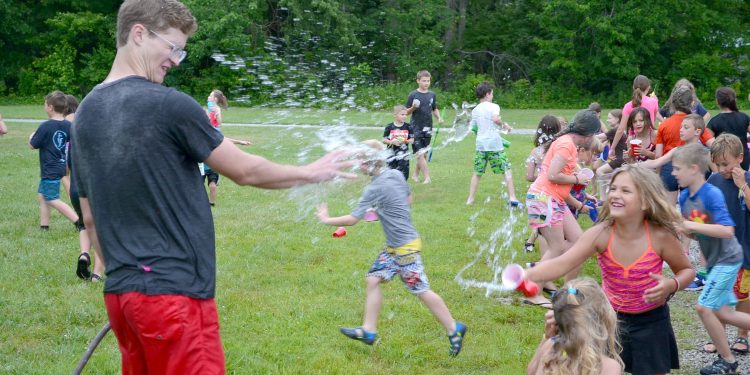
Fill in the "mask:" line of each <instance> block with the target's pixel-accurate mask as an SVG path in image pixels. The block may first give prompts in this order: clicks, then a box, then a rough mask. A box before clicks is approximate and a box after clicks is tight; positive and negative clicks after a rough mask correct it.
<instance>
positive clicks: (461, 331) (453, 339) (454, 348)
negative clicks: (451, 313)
mask: <svg viewBox="0 0 750 375" xmlns="http://www.w3.org/2000/svg"><path fill="white" fill-rule="evenodd" d="M467 330H468V328H467V327H466V326H465V325H464V324H463V323H459V322H456V332H454V333H453V334H452V335H448V342H450V344H451V348H450V350H449V351H448V353H449V354H450V355H451V356H452V357H455V356H457V355H458V353H461V347H462V346H463V345H464V336H465V335H466V331H467Z"/></svg>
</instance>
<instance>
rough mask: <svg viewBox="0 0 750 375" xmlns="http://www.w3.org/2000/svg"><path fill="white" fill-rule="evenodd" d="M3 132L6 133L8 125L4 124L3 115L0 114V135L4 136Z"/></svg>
mask: <svg viewBox="0 0 750 375" xmlns="http://www.w3.org/2000/svg"><path fill="white" fill-rule="evenodd" d="M5 134H8V127H7V126H5V120H3V115H0V137H2V136H4V135H5Z"/></svg>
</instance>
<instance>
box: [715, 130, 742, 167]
mask: <svg viewBox="0 0 750 375" xmlns="http://www.w3.org/2000/svg"><path fill="white" fill-rule="evenodd" d="M709 150H710V151H711V160H712V161H714V162H716V161H717V159H718V158H726V157H727V156H730V157H733V158H739V157H740V156H742V155H743V153H744V150H743V147H742V141H741V140H740V138H739V137H737V136H736V135H734V134H731V133H726V132H724V133H721V134H720V135H719V136H718V137H716V139H714V143H711V147H709Z"/></svg>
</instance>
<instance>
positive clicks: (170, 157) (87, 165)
mask: <svg viewBox="0 0 750 375" xmlns="http://www.w3.org/2000/svg"><path fill="white" fill-rule="evenodd" d="M222 140H223V136H222V135H221V133H219V132H217V131H216V130H215V129H214V128H213V127H212V126H211V124H210V123H209V120H208V117H207V116H206V113H205V112H204V111H203V109H202V108H201V106H200V105H199V104H198V103H197V102H196V101H195V100H193V99H192V98H191V97H189V96H187V95H185V94H183V93H180V92H178V91H176V90H174V89H171V88H167V87H164V86H162V85H158V84H155V83H152V82H149V81H147V80H146V79H144V78H142V77H137V76H131V77H126V78H123V79H120V80H117V81H115V82H111V83H107V84H101V85H98V86H96V87H95V88H94V89H93V90H92V91H91V93H89V94H88V95H87V96H86V98H85V99H84V100H83V102H81V105H80V107H79V108H78V111H77V112H76V124H75V126H74V127H73V143H72V145H73V157H74V158H75V160H74V163H75V165H76V168H75V170H74V176H73V178H75V179H76V180H77V182H78V187H79V189H80V196H81V197H82V198H88V200H89V204H90V206H91V210H92V212H93V215H94V221H95V223H96V232H97V235H98V237H99V243H100V245H101V248H102V251H103V253H104V259H105V260H106V264H107V278H106V283H105V285H104V292H105V293H125V292H141V293H144V294H150V295H154V294H175V295H185V296H189V297H193V298H212V297H213V296H214V291H215V286H216V251H215V243H214V226H213V218H212V216H211V208H210V206H209V204H208V198H207V196H206V192H205V190H204V189H203V183H202V180H201V175H200V171H199V170H198V163H199V162H203V161H204V160H205V159H206V158H207V157H208V156H209V154H210V153H211V151H213V150H214V149H215V148H216V147H218V146H219V144H220V143H221V142H222Z"/></svg>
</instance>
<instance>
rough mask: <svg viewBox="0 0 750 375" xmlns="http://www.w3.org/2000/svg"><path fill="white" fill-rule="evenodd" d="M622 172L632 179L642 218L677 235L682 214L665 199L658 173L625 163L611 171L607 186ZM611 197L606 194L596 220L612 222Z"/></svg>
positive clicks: (665, 193) (665, 191)
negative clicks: (604, 202) (605, 199)
mask: <svg viewBox="0 0 750 375" xmlns="http://www.w3.org/2000/svg"><path fill="white" fill-rule="evenodd" d="M623 174H627V175H629V176H630V179H631V180H632V181H633V185H634V186H635V189H636V191H637V192H638V195H639V197H640V199H641V207H642V208H643V216H644V219H645V220H647V221H648V222H650V223H653V224H656V225H659V226H661V227H663V228H665V229H666V230H668V231H669V232H670V233H672V234H673V235H674V236H675V237H679V232H678V230H677V225H678V224H679V223H681V222H682V216H681V215H680V213H679V212H677V209H676V208H675V205H674V204H672V203H670V202H668V201H667V199H666V196H667V190H666V189H665V188H664V184H662V181H661V178H660V177H659V175H657V174H656V172H654V171H653V170H651V169H648V168H644V167H641V166H639V165H638V164H625V165H623V166H622V167H620V168H618V169H616V170H615V171H614V172H613V173H612V178H611V179H610V182H609V186H610V187H611V186H612V184H614V183H615V180H616V179H617V178H618V177H620V176H621V175H623ZM611 199H612V196H611V195H608V196H607V202H606V204H605V205H604V206H603V207H602V210H601V212H600V213H599V219H598V221H597V222H606V223H609V224H610V225H612V224H614V219H613V218H612V216H611V211H610V208H609V202H610V200H611Z"/></svg>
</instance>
